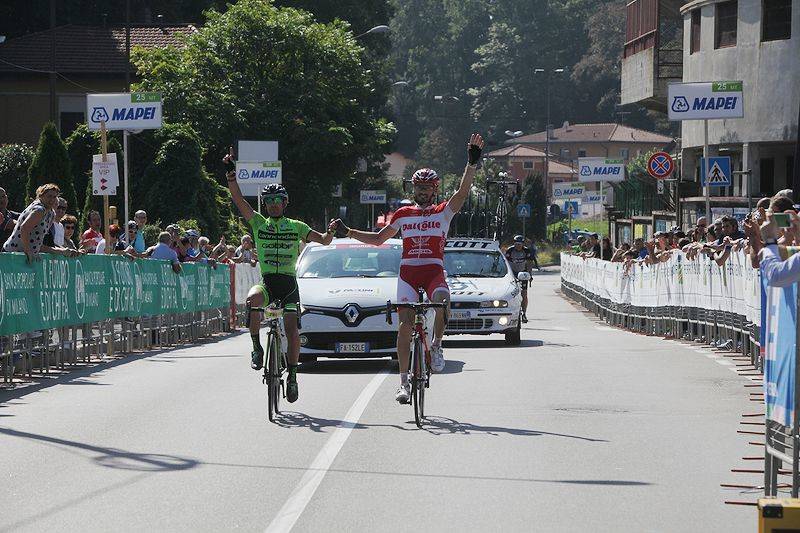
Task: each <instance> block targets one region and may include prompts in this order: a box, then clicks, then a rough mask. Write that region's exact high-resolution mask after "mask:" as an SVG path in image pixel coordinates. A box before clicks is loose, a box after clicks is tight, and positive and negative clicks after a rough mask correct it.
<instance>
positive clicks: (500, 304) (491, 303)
mask: <svg viewBox="0 0 800 533" xmlns="http://www.w3.org/2000/svg"><path fill="white" fill-rule="evenodd" d="M481 307H508V302H507V301H506V300H489V301H487V302H481Z"/></svg>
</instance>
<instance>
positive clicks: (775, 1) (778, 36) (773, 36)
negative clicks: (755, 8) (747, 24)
mask: <svg viewBox="0 0 800 533" xmlns="http://www.w3.org/2000/svg"><path fill="white" fill-rule="evenodd" d="M762 9H763V14H762V17H761V40H762V41H780V40H782V39H791V38H792V0H764V3H763V4H762Z"/></svg>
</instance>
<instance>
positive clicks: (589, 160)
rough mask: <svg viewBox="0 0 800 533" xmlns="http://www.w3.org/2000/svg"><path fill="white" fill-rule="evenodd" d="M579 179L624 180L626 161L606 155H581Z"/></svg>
mask: <svg viewBox="0 0 800 533" xmlns="http://www.w3.org/2000/svg"><path fill="white" fill-rule="evenodd" d="M578 179H579V180H580V181H582V182H589V181H624V180H625V161H624V160H622V159H606V158H604V157H579V158H578Z"/></svg>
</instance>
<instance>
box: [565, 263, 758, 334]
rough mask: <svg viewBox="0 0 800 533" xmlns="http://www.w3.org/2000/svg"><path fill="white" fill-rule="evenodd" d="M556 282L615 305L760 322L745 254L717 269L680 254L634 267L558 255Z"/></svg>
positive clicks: (753, 273) (754, 275)
mask: <svg viewBox="0 0 800 533" xmlns="http://www.w3.org/2000/svg"><path fill="white" fill-rule="evenodd" d="M561 279H562V281H565V282H567V283H569V284H571V285H573V286H576V287H580V288H581V289H583V290H584V291H586V292H587V293H591V294H593V295H596V296H597V297H599V298H600V299H602V300H605V301H608V302H610V303H612V304H617V305H630V306H636V307H641V308H661V307H677V308H694V309H702V310H710V311H719V312H724V313H732V314H735V315H738V316H741V317H744V318H745V319H746V320H747V321H748V322H750V323H752V324H755V325H757V326H760V324H761V282H760V274H759V271H758V270H756V269H754V268H752V267H751V266H750V259H749V257H748V256H747V254H745V253H744V252H741V251H740V252H733V253H731V256H730V258H729V259H728V260H727V261H726V262H725V264H723V266H721V267H720V266H718V265H717V264H716V263H715V262H714V261H713V260H711V259H709V258H708V257H706V256H700V257H697V258H695V259H692V260H689V259H687V258H686V256H685V255H684V254H683V253H680V252H677V253H675V254H673V256H672V257H671V258H670V260H669V261H666V262H664V263H657V264H655V265H633V266H632V267H631V268H630V270H629V271H626V269H625V265H624V264H623V263H611V262H609V261H602V260H599V259H584V258H582V257H577V256H574V255H569V254H561Z"/></svg>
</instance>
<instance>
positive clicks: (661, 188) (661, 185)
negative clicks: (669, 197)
mask: <svg viewBox="0 0 800 533" xmlns="http://www.w3.org/2000/svg"><path fill="white" fill-rule="evenodd" d="M656 192H657V193H658V194H664V180H658V181H657V182H656Z"/></svg>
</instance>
